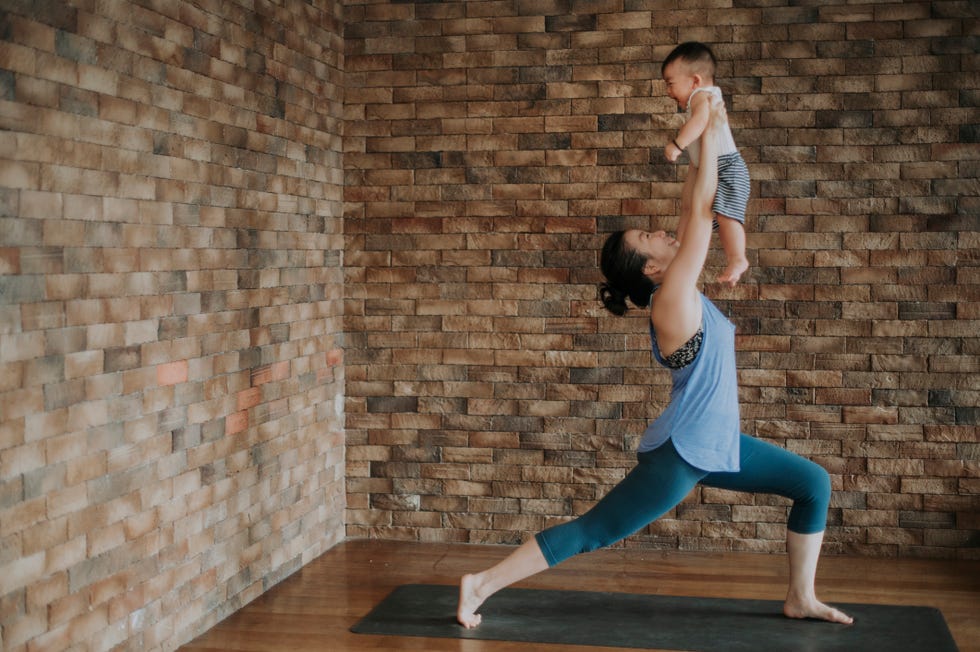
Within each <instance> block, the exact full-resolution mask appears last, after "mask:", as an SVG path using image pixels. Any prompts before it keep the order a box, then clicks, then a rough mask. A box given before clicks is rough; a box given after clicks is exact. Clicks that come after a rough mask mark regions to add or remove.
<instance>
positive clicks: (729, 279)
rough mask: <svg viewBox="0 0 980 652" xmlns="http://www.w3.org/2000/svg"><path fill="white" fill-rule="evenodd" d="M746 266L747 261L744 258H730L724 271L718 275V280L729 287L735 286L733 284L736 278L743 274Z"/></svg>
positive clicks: (747, 264) (736, 280)
mask: <svg viewBox="0 0 980 652" xmlns="http://www.w3.org/2000/svg"><path fill="white" fill-rule="evenodd" d="M748 268H749V261H748V260H746V259H745V258H740V259H736V260H731V261H729V262H728V267H726V268H725V271H724V272H722V273H721V276H719V277H718V282H719V283H725V284H727V285H728V286H729V287H735V284H736V283H738V280H739V279H740V278H742V274H744V273H745V272H746V270H747V269H748Z"/></svg>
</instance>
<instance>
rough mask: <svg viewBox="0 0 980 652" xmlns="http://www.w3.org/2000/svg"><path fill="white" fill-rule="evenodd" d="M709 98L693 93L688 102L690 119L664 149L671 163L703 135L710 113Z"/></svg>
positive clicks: (704, 94) (706, 94)
mask: <svg viewBox="0 0 980 652" xmlns="http://www.w3.org/2000/svg"><path fill="white" fill-rule="evenodd" d="M709 97H710V95H709V94H708V93H695V94H694V95H692V96H691V99H689V100H688V102H690V103H691V117H690V118H688V120H687V122H685V123H684V126H683V127H681V130H680V131H679V132H677V135H676V136H674V139H673V140H671V141H670V142H669V143H667V146H666V147H665V148H664V154H665V155H666V157H667V160H668V161H670V162H671V163H673V162H674V161H676V160H677V159H678V158H680V155H681V152H683V151H684V150H685V149H686V148H687V146H688V145H690V144H691V143H693V142H694V141H695V140H697V139H698V138H700V137H701V134H703V133H704V128H705V127H707V126H708V116H709V113H710V107H709V104H708V98H709Z"/></svg>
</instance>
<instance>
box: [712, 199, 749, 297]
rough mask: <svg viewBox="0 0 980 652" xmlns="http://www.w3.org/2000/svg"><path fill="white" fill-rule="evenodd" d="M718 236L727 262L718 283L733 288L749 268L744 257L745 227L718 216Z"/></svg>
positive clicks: (737, 222)
mask: <svg viewBox="0 0 980 652" xmlns="http://www.w3.org/2000/svg"><path fill="white" fill-rule="evenodd" d="M718 236H719V238H720V239H721V246H722V248H723V249H724V250H725V258H726V259H727V261H728V264H727V266H726V267H725V271H724V272H722V274H721V276H719V277H718V281H719V282H721V283H727V284H728V285H730V286H731V287H735V284H736V283H738V280H739V279H740V278H741V277H742V274H744V273H745V271H746V270H747V269H748V268H749V259H748V258H746V256H745V227H743V226H742V223H741V222H739V221H738V220H735V219H732V218H730V217H725V216H724V215H720V214H719V215H718Z"/></svg>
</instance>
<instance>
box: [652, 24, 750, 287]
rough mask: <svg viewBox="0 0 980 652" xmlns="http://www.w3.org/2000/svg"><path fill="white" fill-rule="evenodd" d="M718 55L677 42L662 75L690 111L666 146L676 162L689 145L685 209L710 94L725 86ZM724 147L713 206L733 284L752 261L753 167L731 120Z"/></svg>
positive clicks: (727, 279) (726, 277)
mask: <svg viewBox="0 0 980 652" xmlns="http://www.w3.org/2000/svg"><path fill="white" fill-rule="evenodd" d="M715 67H716V61H715V55H714V53H712V51H711V48H709V47H708V46H707V45H705V44H703V43H698V42H696V41H690V42H688V43H682V44H680V45H678V46H677V47H676V48H674V49H673V51H672V52H671V53H670V54H668V55H667V58H666V59H664V62H663V65H662V66H661V69H660V74H661V75H662V76H663V78H664V81H665V82H666V83H667V95H669V96H670V97H671V99H673V100H674V101H675V102H677V106H678V107H679V108H680V109H681V110H682V111H687V121H686V122H685V123H684V126H683V127H681V129H680V131H679V132H678V133H677V135H676V136H674V137H673V138H671V140H670V142H668V143H667V145H666V146H665V147H664V156H666V157H667V160H669V161H670V162H671V163H673V162H675V161H677V159H678V158H679V157H680V155H681V153H682V152H683V151H684V150H687V154H688V159H689V161H690V165H689V167H688V172H687V179H686V181H685V182H684V188H683V190H682V191H681V214H682V215H683V214H685V213H686V211H685V210H684V208H685V205H686V204H687V203H688V202H690V201H691V193H692V192H693V189H694V179H695V178H696V177H697V173H698V165H699V162H700V160H701V145H700V141H701V134H702V133H704V129H705V126H706V125H707V124H708V98H709V97H712V96H714V97H718V98H720V97H722V94H721V89H720V88H718V87H717V86H715V85H714V84H715ZM720 147H721V149H720V150H719V152H718V189H717V192H716V193H715V199H714V203H713V205H712V208H713V209H714V211H715V225H716V226H717V228H718V236H719V238H720V240H721V246H722V248H723V249H724V250H725V256H726V258H727V265H726V267H725V271H724V272H722V274H721V276H719V277H718V280H719V281H721V282H722V283H727V284H728V285H731V286H734V285H735V284H736V283H738V279H739V278H741V276H742V274H744V273H745V270H747V269H748V268H749V260H748V258H747V257H746V256H745V228H744V225H745V207H746V205H747V204H748V201H749V191H750V180H749V169H748V167H747V166H746V165H745V161H744V160H743V159H742V155H741V154H739V152H738V147H736V145H735V139H734V138H733V137H732V132H731V129H729V128H728V126H727V125H726V126H725V128H724V130H722V141H721V143H720ZM677 239H678V240H681V241H683V239H684V232H683V229H682V228H679V229H678V231H677Z"/></svg>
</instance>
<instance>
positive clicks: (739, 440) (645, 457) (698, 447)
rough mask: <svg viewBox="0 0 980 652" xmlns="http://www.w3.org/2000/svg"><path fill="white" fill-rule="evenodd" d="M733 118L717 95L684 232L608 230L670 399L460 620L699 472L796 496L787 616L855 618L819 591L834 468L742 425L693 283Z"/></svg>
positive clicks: (623, 289)
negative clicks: (626, 460)
mask: <svg viewBox="0 0 980 652" xmlns="http://www.w3.org/2000/svg"><path fill="white" fill-rule="evenodd" d="M725 121H726V117H725V110H724V104H723V103H722V102H721V100H719V99H711V104H710V116H709V121H708V127H707V129H706V131H705V135H704V136H703V137H702V140H703V142H702V152H701V165H700V166H699V168H698V172H697V177H696V182H695V184H694V188H693V193H692V201H691V204H690V207H689V213H688V214H685V215H682V221H683V222H686V224H684V227H685V228H684V239H683V240H682V241H678V240H675V239H674V238H671V237H670V236H668V235H667V234H666V233H664V232H663V231H658V232H656V233H648V232H645V231H639V230H630V231H625V232H617V233H614V234H612V235H611V236H610V237H609V238H608V239H607V240H606V242H605V245H604V246H603V250H602V261H601V263H602V272H603V274H604V275H605V277H606V283H605V284H603V286H602V288H601V296H602V300H603V303H604V305H605V306H606V308H607V309H609V310H610V311H611V312H612V313H614V314H616V315H622V314H624V313H625V312H626V311H627V304H626V299H627V298H628V299H629V300H630V301H631V302H632V303H633V304H635V305H636V306H639V307H643V308H645V307H649V309H650V336H651V342H652V347H653V355H654V357H655V358H656V360H657V361H658V362H660V363H661V364H663V365H664V366H666V367H668V368H669V369H670V373H671V375H672V378H673V390H672V392H671V400H670V404H669V405H668V406H667V408H666V409H665V410H664V412H663V413H662V414H661V415H660V417H658V418H657V419H656V420H655V421H654V422H653V423H652V424H651V425H650V426H649V427H648V428H647V430H646V432H645V434H644V436H643V438H642V441H641V444H640V447H639V451H638V453H637V459H638V464H637V465H636V467H634V468H633V470H632V471H630V472H629V474H628V475H627V476H626V477H625V478H624V479H623V480H622V481H621V482H620V483H619V484H618V485H616V486H615V487H614V488H613V489H612V490H611V491H610V492H609V493H608V494H607V495H606V496H605V497H604V498H602V499H601V500H600V501H599V502H598V503H596V505H595V506H594V507H593V508H592V509H591V510H589V511H588V512H587V513H585V514H583V515H581V516H579V517H578V518H576V519H574V520H572V521H569V522H566V523H562V524H560V525H557V526H555V527H552V528H549V529H547V530H544V531H543V532H540V533H539V534H537V535H536V536H535V537H534V538H532V539H530V540H528V541H526V542H525V543H524V544H523V545H521V546H519V547H518V548H517V549H515V550H514V552H512V553H511V554H510V555H509V556H508V557H507V558H505V559H504V560H503V561H501V562H500V563H498V564H496V565H495V566H493V567H491V568H489V569H487V570H484V571H483V572H480V573H475V574H472V575H465V576H464V577H463V578H462V580H461V582H460V591H459V604H458V607H457V612H456V618H457V620H458V621H459V622H460V624H461V625H463V626H465V627H468V628H469V627H476V626H477V625H479V624H480V621H481V615H480V614H479V613H477V611H478V610H479V608H480V605H482V604H483V602H484V601H485V600H486V599H487V598H489V597H490V596H492V595H493V594H494V593H496V592H497V591H499V590H500V589H502V588H504V587H506V586H509V585H510V584H513V583H514V582H517V581H519V580H522V579H524V578H526V577H529V576H531V575H533V574H535V573H538V572H540V571H543V570H545V569H547V568H549V567H550V566H554V565H556V564H558V563H560V562H562V561H563V560H565V559H568V558H569V557H571V556H573V555H576V554H578V553H582V552H587V551H590V550H595V549H597V548H600V547H602V546H606V545H610V544H612V543H614V542H616V541H619V540H621V539H623V538H625V537H627V536H629V535H631V534H633V533H634V532H636V531H638V530H639V529H641V528H643V527H644V526H646V525H647V524H648V523H650V522H652V521H654V520H655V519H657V518H659V517H660V516H661V515H663V514H664V513H665V512H667V511H668V510H670V509H671V508H673V507H674V506H675V505H677V504H678V503H679V502H680V501H681V500H682V499H683V498H684V496H686V495H687V494H688V493H689V492H690V491H691V490H692V489H693V488H694V487H695V486H696V485H697V484H698V483H699V482H700V483H702V484H704V485H707V486H712V487H722V488H726V489H733V490H738V491H753V492H765V493H774V494H778V495H781V496H786V497H788V498H791V499H792V500H793V506H792V509H791V511H790V515H789V522H788V533H787V551H788V553H789V554H788V557H789V566H790V578H789V590H788V592H787V595H786V601H785V603H784V606H783V612H784V613H785V614H786V615H787V616H789V617H791V618H819V619H824V620H829V621H833V622H838V623H849V622H851V618H850V617H848V616H847V615H845V614H843V613H841V612H840V611H838V610H837V609H834V608H833V607H830V606H827V605H825V604H823V603H821V602H820V601H819V600H817V597H816V594H815V592H814V578H815V575H816V570H817V558H818V557H819V555H820V546H821V542H822V540H823V530H824V527H825V523H826V516H827V507H828V504H829V501H830V479H829V477H828V475H827V472H826V471H824V470H823V469H822V468H821V467H820V466H818V465H817V464H814V463H813V462H810V461H808V460H805V459H804V458H802V457H800V456H798V455H795V454H793V453H790V452H788V451H786V450H784V449H782V448H779V447H777V446H774V445H772V444H769V443H765V442H763V441H760V440H758V439H754V438H752V437H749V436H747V435H744V434H741V433H740V429H739V407H738V388H737V385H736V370H735V327H734V325H733V324H731V323H730V322H729V321H728V320H727V319H726V318H725V317H724V315H722V313H721V312H720V311H719V310H718V309H717V308H716V307H715V306H714V305H713V304H712V303H711V302H710V301H709V300H708V299H707V298H705V297H704V295H702V294H701V293H700V292H699V291H698V289H697V281H698V277H699V275H700V273H701V270H702V268H703V266H704V263H705V260H706V258H707V252H708V246H709V243H710V240H711V232H712V226H711V221H712V210H711V199H712V197H713V195H714V194H715V186H716V178H717V165H716V161H717V157H718V146H719V141H720V140H721V139H722V136H721V135H722V132H723V131H724V129H725Z"/></svg>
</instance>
